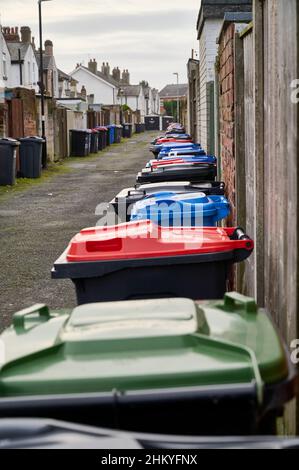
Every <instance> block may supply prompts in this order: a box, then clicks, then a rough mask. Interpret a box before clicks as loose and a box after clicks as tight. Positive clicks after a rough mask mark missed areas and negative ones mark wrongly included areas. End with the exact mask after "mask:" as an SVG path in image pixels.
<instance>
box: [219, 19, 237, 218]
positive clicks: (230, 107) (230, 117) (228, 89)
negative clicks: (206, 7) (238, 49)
mask: <svg viewBox="0 0 299 470" xmlns="http://www.w3.org/2000/svg"><path fill="white" fill-rule="evenodd" d="M234 34H235V25H234V24H233V23H231V24H229V25H228V26H227V28H226V29H224V30H223V32H222V35H221V37H220V44H219V58H218V64H219V121H220V129H219V130H220V149H221V152H220V153H221V166H222V179H223V180H224V181H225V183H226V190H227V196H228V198H229V201H230V203H231V206H232V213H231V216H230V217H229V219H228V225H235V224H236V187H235V179H236V178H235V169H236V166H235V139H234V134H235V109H234Z"/></svg>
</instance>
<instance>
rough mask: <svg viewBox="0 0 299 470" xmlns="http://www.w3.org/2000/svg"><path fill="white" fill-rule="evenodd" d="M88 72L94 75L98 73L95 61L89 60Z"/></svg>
mask: <svg viewBox="0 0 299 470" xmlns="http://www.w3.org/2000/svg"><path fill="white" fill-rule="evenodd" d="M88 70H89V71H90V72H92V73H94V74H95V75H96V74H97V72H98V63H97V61H96V60H95V59H93V60H92V59H90V61H89V62H88Z"/></svg>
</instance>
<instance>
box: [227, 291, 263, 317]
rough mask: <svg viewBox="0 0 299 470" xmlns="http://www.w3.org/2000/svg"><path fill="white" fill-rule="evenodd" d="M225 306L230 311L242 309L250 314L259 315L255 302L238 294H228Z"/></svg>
mask: <svg viewBox="0 0 299 470" xmlns="http://www.w3.org/2000/svg"><path fill="white" fill-rule="evenodd" d="M224 306H225V307H226V308H227V309H230V310H235V309H236V308H237V307H239V308H240V307H241V308H242V309H243V310H245V312H246V313H248V314H253V313H254V314H257V304H256V302H255V300H254V299H252V298H250V297H246V296H245V295H242V294H239V293H238V292H229V293H226V294H225V296H224Z"/></svg>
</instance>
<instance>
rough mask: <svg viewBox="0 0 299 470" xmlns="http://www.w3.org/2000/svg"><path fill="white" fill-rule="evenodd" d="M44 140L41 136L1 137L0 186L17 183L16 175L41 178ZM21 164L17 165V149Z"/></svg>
mask: <svg viewBox="0 0 299 470" xmlns="http://www.w3.org/2000/svg"><path fill="white" fill-rule="evenodd" d="M44 142H45V141H44V140H43V139H42V138H40V137H36V136H34V137H24V138H21V139H18V140H16V139H12V138H2V139H0V186H9V185H10V186H11V185H14V184H15V181H16V177H17V176H18V177H21V178H39V177H40V176H41V171H42V151H43V144H44ZM18 150H19V165H18V167H17V151H18Z"/></svg>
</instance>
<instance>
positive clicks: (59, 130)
mask: <svg viewBox="0 0 299 470" xmlns="http://www.w3.org/2000/svg"><path fill="white" fill-rule="evenodd" d="M55 117H56V119H55V121H56V122H55V127H56V132H55V134H56V139H55V141H56V144H58V145H55V155H56V157H57V159H59V158H66V157H67V156H68V142H67V139H68V131H67V110H66V109H65V108H57V109H56V111H55Z"/></svg>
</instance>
